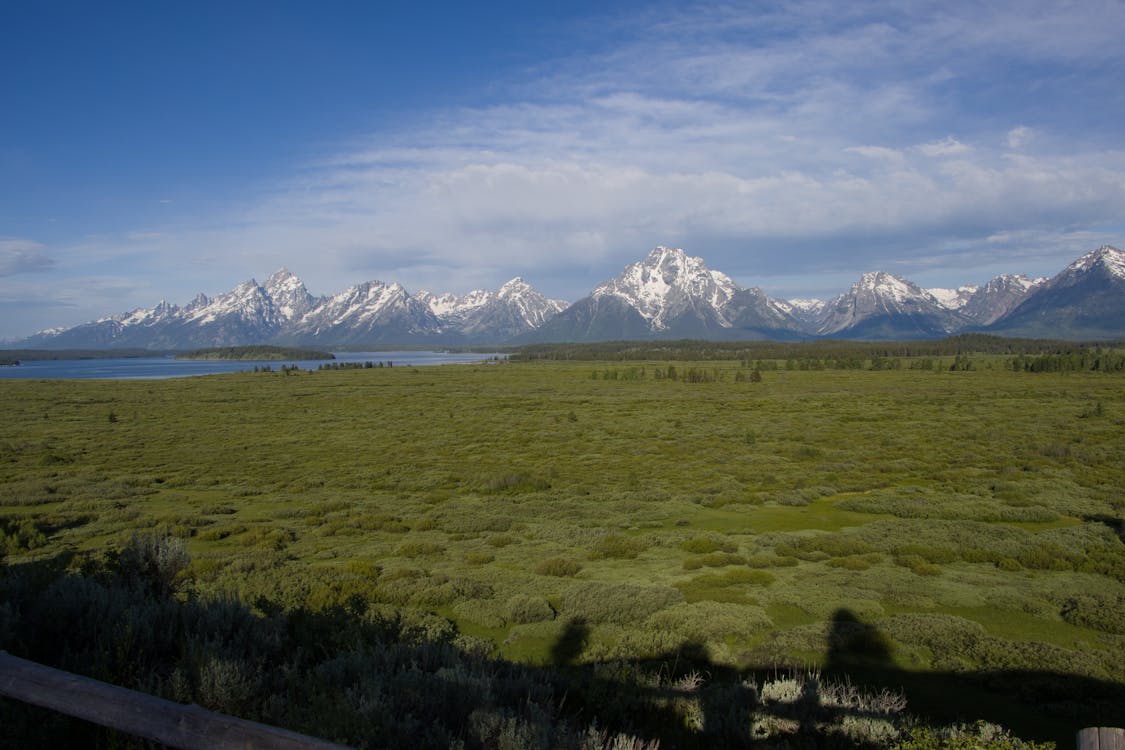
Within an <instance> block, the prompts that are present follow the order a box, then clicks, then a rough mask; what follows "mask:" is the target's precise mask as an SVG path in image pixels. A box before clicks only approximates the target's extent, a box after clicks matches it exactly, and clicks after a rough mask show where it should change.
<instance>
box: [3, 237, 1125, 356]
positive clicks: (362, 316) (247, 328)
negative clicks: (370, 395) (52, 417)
mask: <svg viewBox="0 0 1125 750" xmlns="http://www.w3.org/2000/svg"><path fill="white" fill-rule="evenodd" d="M966 331H980V332H986V333H997V334H1002V335H1009V336H1029V337H1042V338H1066V339H1107V338H1121V337H1123V336H1125V253H1122V252H1121V251H1120V250H1118V249H1116V248H1114V247H1110V246H1108V245H1106V246H1103V247H1101V248H1098V249H1097V250H1094V251H1093V252H1090V253H1087V254H1086V255H1083V256H1082V257H1081V258H1079V259H1078V260H1076V261H1075V262H1073V263H1071V264H1070V265H1069V266H1067V267H1066V268H1065V269H1063V270H1062V271H1061V272H1060V273H1059V274H1058V275H1056V276H1054V277H1053V278H1050V279H1047V278H1042V279H1034V280H1033V279H1029V278H1027V277H1026V276H1021V275H1002V276H998V277H996V278H995V279H992V280H991V281H989V282H988V283H987V284H984V285H981V286H962V287H959V288H957V289H923V288H921V287H919V286H917V285H916V284H913V283H912V282H910V281H907V280H906V279H903V278H900V277H898V276H894V275H892V274H889V273H885V272H882V271H878V272H871V273H865V274H863V275H862V276H861V277H860V279H859V280H858V281H857V282H855V283H854V284H852V286H851V289H849V290H848V291H846V292H844V293H842V294H840V295H839V296H837V297H835V298H834V299H832V300H828V301H822V300H781V299H774V298H771V297H769V296H768V295H766V293H765V292H763V291H762V290H761V289H759V288H757V287H749V288H747V287H742V286H740V285H738V284H736V283H735V282H734V281H733V280H731V278H730V277H729V276H727V275H725V274H723V273H721V272H719V271H715V270H712V269H709V268H708V267H707V266H706V264H705V263H704V262H703V260H702V259H701V258H697V257H694V256H690V255H688V254H686V253H685V252H684V251H683V250H681V249H678V248H670V247H657V248H655V249H653V250H652V252H650V253H649V254H648V256H647V257H646V258H644V259H643V260H641V261H638V262H636V263H632V264H630V265H629V266H627V267H626V268H625V270H624V271H623V272H622V273H621V274H620V275H618V276H616V277H615V278H613V279H610V280H609V281H606V282H603V283H602V284H599V285H598V286H597V287H596V288H595V289H594V290H593V291H592V292H590V294H589V295H588V296H586V297H584V298H582V299H580V300H579V301H577V302H575V303H573V304H567V303H566V302H563V301H560V300H552V299H548V298H546V297H545V296H543V295H542V294H541V293H539V292H538V291H536V290H535V289H534V288H533V287H532V286H531V285H530V284H528V283H527V282H525V281H524V280H523V279H521V278H514V279H512V280H511V281H509V282H507V283H506V284H504V285H503V286H501V287H500V289H499V290H497V291H488V290H477V291H473V292H469V293H468V294H466V295H462V296H458V295H455V294H450V293H445V294H435V293H431V292H427V291H419V292H416V293H414V294H410V293H409V292H407V290H406V289H405V288H403V286H402V285H401V284H398V283H390V284H388V283H384V282H381V281H367V282H364V283H362V284H357V285H355V286H352V287H349V288H348V289H346V290H344V291H343V292H340V293H339V294H336V295H332V296H324V297H314V296H313V295H312V294H310V293H309V291H308V289H307V288H306V287H305V284H304V282H302V281H301V280H300V279H299V278H298V277H297V276H295V275H294V274H292V273H291V272H289V271H288V270H287V269H285V268H282V269H280V270H278V271H277V272H275V273H274V274H273V275H271V276H270V277H269V278H268V279H266V281H265V283H263V284H259V283H258V282H257V281H255V280H253V279H251V280H249V281H246V282H243V283H242V284H239V285H238V286H236V287H235V288H234V289H232V290H231V291H229V292H227V293H225V294H222V295H219V296H217V297H213V298H212V297H207V296H206V295H203V294H200V295H198V296H197V297H196V298H195V299H193V300H192V301H191V302H189V303H188V304H186V305H184V306H183V307H180V306H177V305H173V304H170V303H168V302H164V301H162V302H160V303H159V304H158V305H156V306H155V307H153V308H151V309H138V310H133V311H131V312H126V313H121V314H118V315H113V316H110V317H106V318H101V319H99V320H95V321H92V322H89V323H84V324H82V325H78V326H75V327H73V328H63V329H52V330H47V331H41V332H39V333H36V334H34V335H32V336H29V337H28V338H26V339H23V340H22V341H17V342H12V344H11V345H12V346H18V347H22V348H48V349H63V348H111V347H112V348H124V347H142V348H149V349H185V348H199V347H207V346H240V345H252V344H263V343H274V344H288V345H316V346H319V347H331V346H352V347H355V346H366V345H371V346H379V347H386V346H392V345H393V346H402V345H414V346H417V345H435V346H451V345H468V344H519V343H533V342H564V341H604V340H619V339H653V338H702V339H725V340H760V339H772V340H802V339H811V338H849V339H863V340H903V339H925V338H940V337H944V336H948V335H952V334H955V333H961V332H966Z"/></svg>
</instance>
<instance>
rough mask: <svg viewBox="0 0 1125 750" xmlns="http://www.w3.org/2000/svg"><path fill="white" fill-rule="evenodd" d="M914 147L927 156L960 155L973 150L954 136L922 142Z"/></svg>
mask: <svg viewBox="0 0 1125 750" xmlns="http://www.w3.org/2000/svg"><path fill="white" fill-rule="evenodd" d="M914 148H915V149H916V150H917V151H918V152H920V153H922V154H925V155H926V156H960V155H962V154H966V153H968V152H969V151H971V150H972V149H970V148H969V147H968V146H966V145H965V144H964V143H961V142H960V141H958V140H957V139H956V138H954V137H953V136H946V137H945V138H942V139H941V140H940V141H934V142H932V143H922V144H919V145H917V146H915V147H914Z"/></svg>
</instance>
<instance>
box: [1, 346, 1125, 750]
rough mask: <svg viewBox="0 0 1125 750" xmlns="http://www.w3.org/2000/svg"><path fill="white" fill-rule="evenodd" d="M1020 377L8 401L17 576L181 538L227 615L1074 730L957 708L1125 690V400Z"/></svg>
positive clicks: (415, 383) (633, 380)
mask: <svg viewBox="0 0 1125 750" xmlns="http://www.w3.org/2000/svg"><path fill="white" fill-rule="evenodd" d="M1005 361H1006V360H1004V359H1003V358H1000V357H996V358H987V357H980V358H977V359H976V361H975V367H976V369H974V370H971V371H967V372H952V371H950V370H949V369H948V368H949V365H950V364H951V362H952V358H947V359H946V360H945V361H942V360H937V362H936V366H935V368H934V369H932V370H920V369H919V370H915V369H907V368H904V369H887V370H882V371H874V372H873V371H868V370H839V371H838V370H821V371H797V370H787V369H785V368H784V364H783V363H782V366H781V367H780V368H779V369H776V370H774V369H768V368H767V369H765V370H764V371H763V372H762V373H761V375H762V377H761V382H750V381H749V379H742V378H739V377H738V375H739V373H740V372H741V373H743V374H745V372H746V371H747V368H746V367H745V365H744V364H743V363H738V362H726V363H724V362H706V363H695V364H693V363H683V362H677V363H675V364H674V367H675V368H676V369H677V370H678V371H679V372H680V373H686V372H688V371H690V370H692V369H693V368H696V369H697V370H698V371H699V372H704V371H706V372H707V373H709V374H710V375H709V377H708V379H709V380H712V381H713V382H685V380H684V379H683V378H679V377H678V378H677V379H675V380H673V379H671V378H667V377H664V378H660V379H657V378H656V377H655V375H656V373H657V371H658V370H659V371H660V373H661V374H667V368H668V366H669V365H668V363H660V362H629V363H591V362H583V363H563V362H520V363H515V362H513V363H503V364H490V365H476V366H444V367H428V368H417V369H412V368H398V367H395V368H376V369H367V370H352V371H337V372H315V373H308V372H303V373H299V374H293V375H287V376H286V375H282V374H279V373H262V374H249V373H247V374H237V375H222V376H208V377H200V378H190V379H177V380H167V381H115V382H96V381H65V382H47V381H19V380H7V381H3V382H0V407H2V410H3V411H2V413H3V415H4V418H3V420H2V421H0V529H2V530H3V531H4V532H5V534H6V544H7V548H8V554H9V562H13V563H15V562H20V561H26V560H32V559H35V558H36V557H43V556H49V555H55V554H57V553H59V552H60V551H64V550H70V551H75V552H78V553H87V554H101V553H105V552H111V551H113V550H117V549H120V548H121V547H122V546H123V545H124V544H125V543H126V542H127V540H128V539H129V537H130V536H131V535H132V534H133V533H134V532H136V531H138V530H143V531H150V530H153V531H156V532H157V533H158V534H164V533H167V534H171V535H173V536H177V537H181V538H183V539H184V540H186V543H187V546H188V549H189V551H190V553H191V557H192V563H191V567H190V569H189V573H190V576H191V579H192V581H193V586H194V590H195V591H196V592H198V593H200V594H201V595H215V594H217V593H220V592H223V593H226V594H232V595H235V596H237V597H238V598H240V599H241V600H243V601H246V602H262V603H263V604H262V605H261V606H266V605H265V604H264V603H266V602H269V603H272V604H271V606H274V605H280V606H285V607H307V608H309V609H313V610H316V609H324V608H330V607H333V606H337V605H340V606H363V607H383V608H388V609H390V608H408V609H412V608H417V609H421V610H425V611H428V612H433V613H437V614H438V615H440V616H441V617H443V618H447V619H449V620H451V621H452V622H454V623H456V625H457V627H458V628H459V630H460V631H461V632H462V633H465V634H468V635H472V636H478V637H480V638H484V639H487V640H488V641H489V642H490V643H491V644H492V645H493V647H494V648H495V650H496V653H498V654H499V655H501V656H503V657H506V658H510V659H515V660H520V661H524V662H527V663H531V664H537V663H556V664H558V663H560V660H561V661H565V662H571V663H592V662H609V661H613V660H620V659H638V658H647V657H656V656H658V655H662V654H668V653H671V652H675V651H676V650H677V649H681V650H682V649H683V648H684V647H685V644H689V645H691V646H692V648H693V649H695V651H696V652H697V653H704V654H706V658H707V659H708V660H709V661H710V662H711V663H713V664H715V665H728V666H731V667H735V668H739V669H743V668H768V667H772V666H778V665H806V666H809V665H811V666H823V667H825V668H827V669H829V670H837V671H846V672H850V673H854V674H857V675H868V676H870V677H871V678H872V679H873V680H876V681H878V680H882V681H884V682H896V681H897V684H899V685H905V686H907V687H908V699H910V700H911V701H912V704H911V705H913V706H915V707H917V708H920V709H922V710H929V711H935V712H938V713H941V712H942V711H943V710H944V711H945V712H946V713H948V714H949V715H959V716H962V717H967V718H977V717H978V715H973V714H972V711H974V710H980V711H983V712H986V713H987V712H988V711H992V713H993V714H995V715H997V716H1001V717H1002V718H1004V719H1005V720H1007V721H1008V722H1010V723H1012V724H1013V726H1014V727H1015V728H1017V730H1023V731H1026V732H1030V733H1031V735H1033V736H1041V737H1046V736H1056V735H1058V734H1060V733H1062V732H1064V731H1070V725H1069V724H1067V721H1068V720H1067V719H1066V718H1065V717H1064V718H1061V719H1060V718H1057V717H1055V718H1051V717H1044V716H1043V715H1041V711H1040V710H1039V708H1036V707H1028V706H1023V707H1021V706H1022V704H1019V703H1018V701H1016V700H1015V699H1014V698H1011V697H1010V696H1006V695H1004V693H1005V692H1006V689H1003V688H1002V689H1001V690H999V691H998V692H994V693H988V696H989V697H988V698H987V700H984V701H983V702H982V701H981V699H980V697H979V695H978V693H977V692H974V691H977V690H986V688H987V686H984V687H975V688H973V689H972V690H969V689H968V688H964V687H959V688H958V690H962V691H963V692H962V695H961V698H962V699H963V700H961V701H960V702H958V698H957V696H955V695H950V694H948V693H949V692H950V691H944V694H942V695H935V694H933V693H935V692H937V691H935V690H934V689H933V688H934V686H935V685H945V684H946V682H945V681H946V680H948V681H949V683H948V684H950V685H954V684H956V685H959V686H961V685H962V682H961V681H959V680H961V676H965V675H972V674H997V673H1005V674H1017V673H1024V672H1028V673H1031V672H1036V673H1050V674H1058V675H1073V676H1075V677H1079V678H1084V679H1090V680H1096V681H1102V682H1109V683H1118V684H1119V683H1122V682H1123V681H1125V680H1123V678H1122V675H1125V546H1123V544H1122V540H1121V538H1120V534H1121V530H1122V519H1123V516H1125V489H1123V488H1125V380H1123V378H1122V376H1121V375H1114V374H1103V373H1067V374H1047V373H1035V374H1032V373H1024V372H1011V371H1008V370H1006V369H1004V362H1005ZM359 603H362V604H359ZM574 623H581V624H582V626H583V630H582V638H581V640H580V642H579V643H577V644H576V645H575V646H574V648H572V649H570V650H569V651H568V652H566V653H565V655H564V656H562V657H561V656H560V650H559V644H560V642H562V641H563V640H565V637H566V634H567V632H568V628H573V625H574ZM864 639H866V640H864ZM844 641H846V642H847V644H850V645H847V644H845V645H841V644H842V642H844ZM928 674H929V675H940V676H942V677H941V679H940V680H938V679H936V678H935V680H930V681H926V680H924V679H921V678H919V675H923V676H924V675H928ZM911 686H914V688H913V689H914V694H913V695H911V694H910V690H911V689H912V688H911ZM927 686H929V689H927ZM1033 699H1034V700H1039V698H1034V697H1033ZM1040 702H1041V701H1040ZM1110 718H1112V717H1110ZM1123 718H1125V717H1123ZM1060 727H1062V728H1063V729H1060Z"/></svg>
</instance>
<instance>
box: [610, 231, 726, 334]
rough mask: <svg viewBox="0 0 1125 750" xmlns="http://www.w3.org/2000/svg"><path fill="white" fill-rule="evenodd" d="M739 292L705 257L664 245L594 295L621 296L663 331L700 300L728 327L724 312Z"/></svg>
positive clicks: (653, 325) (630, 266) (654, 327)
mask: <svg viewBox="0 0 1125 750" xmlns="http://www.w3.org/2000/svg"><path fill="white" fill-rule="evenodd" d="M738 291H739V287H738V285H736V284H735V283H734V282H733V281H732V280H731V279H730V277H729V276H727V275H726V274H724V273H720V272H719V271H712V270H711V269H709V268H707V266H706V265H705V264H704V262H703V259H702V258H697V257H694V256H691V255H688V254H687V253H685V252H684V251H683V250H681V249H680V248H671V247H664V246H663V245H661V246H658V247H656V248H654V249H653V250H652V251H651V252H650V253H649V254H648V257H647V258H645V259H644V260H643V261H640V262H637V263H632V264H630V265H629V266H626V268H625V270H624V271H623V272H622V273H621V274H620V275H619V276H617V277H616V278H614V279H612V280H610V281H607V282H605V283H604V284H601V285H600V286H598V287H597V288H596V289H594V291H593V293H592V294H591V296H592V297H595V298H598V297H606V296H612V297H617V298H620V299H622V300H624V301H625V302H626V303H627V304H628V305H629V306H631V307H632V308H633V309H635V310H636V311H637V312H638V313H640V315H641V317H642V318H644V319H645V320H646V321H648V323H649V325H651V326H652V328H653V329H654V330H661V329H664V328H666V327H667V325H668V322H669V321H670V320H671V319H672V318H674V317H676V316H677V315H679V314H682V313H683V312H685V311H686V310H687V309H688V308H690V307H693V306H694V305H696V304H698V303H702V304H704V305H706V306H707V307H709V308H710V312H711V313H712V314H714V316H715V317H717V318H718V322H719V323H720V324H721V325H726V326H729V325H730V321H729V320H727V319H726V317H725V316H723V314H722V313H721V311H722V309H723V308H724V307H726V306H727V305H728V304H729V303H730V301H731V299H733V297H734V296H735V294H737V293H738Z"/></svg>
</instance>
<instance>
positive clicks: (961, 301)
mask: <svg viewBox="0 0 1125 750" xmlns="http://www.w3.org/2000/svg"><path fill="white" fill-rule="evenodd" d="M978 288H979V287H976V286H973V285H971V284H969V285H966V286H959V287H957V288H956V289H943V288H942V287H934V288H933V289H927V290H926V291H927V292H929V294H930V296H932V297H933V298H934V299H936V300H937V301H938V302H940V303H941V304H942V305H944V306H945V307H947V308H949V309H950V310H960V309H961V308H962V307H964V306H965V303H967V302H968V301H969V298H970V297H972V296H973V295H974V294H976V291H977V289H978Z"/></svg>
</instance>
